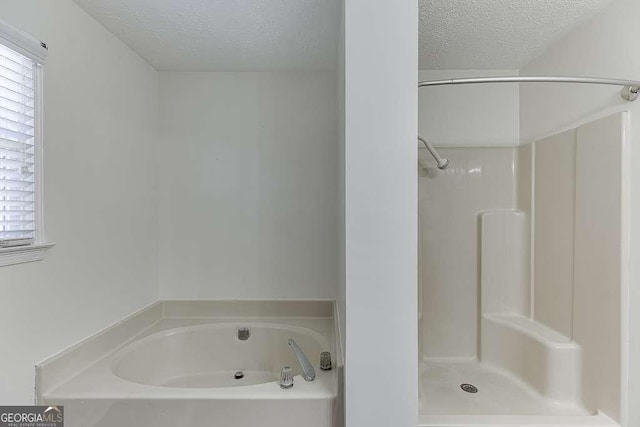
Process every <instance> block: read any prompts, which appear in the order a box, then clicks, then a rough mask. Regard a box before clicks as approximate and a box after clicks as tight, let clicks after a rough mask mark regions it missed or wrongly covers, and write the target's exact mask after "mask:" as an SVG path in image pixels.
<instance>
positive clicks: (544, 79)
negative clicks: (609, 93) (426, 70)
mask: <svg viewBox="0 0 640 427" xmlns="http://www.w3.org/2000/svg"><path fill="white" fill-rule="evenodd" d="M481 83H581V84H592V85H610V86H622V91H621V92H620V96H621V97H622V99H624V100H625V101H635V100H636V99H638V95H639V94H640V81H636V80H621V79H603V78H599V77H574V76H563V77H556V76H514V77H466V78H458V79H447V80H427V81H422V82H418V88H421V87H431V86H448V85H469V84H481ZM418 140H419V141H420V142H422V143H423V144H424V146H425V148H427V150H428V151H429V153H430V154H431V155H432V156H433V158H434V159H436V161H437V162H438V167H439V168H440V169H446V168H448V167H449V160H447V159H444V158H442V157H441V156H440V155H439V154H438V152H437V151H436V149H435V148H433V146H432V145H431V144H429V143H428V142H427V141H426V140H424V139H422V138H420V137H418Z"/></svg>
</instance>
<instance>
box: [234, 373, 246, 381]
mask: <svg viewBox="0 0 640 427" xmlns="http://www.w3.org/2000/svg"><path fill="white" fill-rule="evenodd" d="M233 378H235V379H236V380H241V379H243V378H244V372H242V371H238V372H236V373H235V374H233Z"/></svg>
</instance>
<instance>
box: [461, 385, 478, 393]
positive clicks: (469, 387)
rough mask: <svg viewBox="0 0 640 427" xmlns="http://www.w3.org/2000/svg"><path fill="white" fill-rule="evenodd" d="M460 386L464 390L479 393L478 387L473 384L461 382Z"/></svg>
mask: <svg viewBox="0 0 640 427" xmlns="http://www.w3.org/2000/svg"><path fill="white" fill-rule="evenodd" d="M460 388H461V389H462V390H463V391H466V392H467V393H477V392H478V387H476V386H474V385H472V384H460Z"/></svg>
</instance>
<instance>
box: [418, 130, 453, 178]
mask: <svg viewBox="0 0 640 427" xmlns="http://www.w3.org/2000/svg"><path fill="white" fill-rule="evenodd" d="M418 141H420V142H422V143H423V144H424V147H425V148H426V149H427V150H428V151H429V154H431V156H432V157H433V158H434V159H436V162H438V169H441V170H445V169H447V168H448V167H449V160H448V159H445V158H443V157H442V156H440V154H439V153H438V151H437V150H436V149H435V148H434V147H433V145H431V143H430V142H429V141H427V140H425V139H423V138H422V137H420V136H419V137H418Z"/></svg>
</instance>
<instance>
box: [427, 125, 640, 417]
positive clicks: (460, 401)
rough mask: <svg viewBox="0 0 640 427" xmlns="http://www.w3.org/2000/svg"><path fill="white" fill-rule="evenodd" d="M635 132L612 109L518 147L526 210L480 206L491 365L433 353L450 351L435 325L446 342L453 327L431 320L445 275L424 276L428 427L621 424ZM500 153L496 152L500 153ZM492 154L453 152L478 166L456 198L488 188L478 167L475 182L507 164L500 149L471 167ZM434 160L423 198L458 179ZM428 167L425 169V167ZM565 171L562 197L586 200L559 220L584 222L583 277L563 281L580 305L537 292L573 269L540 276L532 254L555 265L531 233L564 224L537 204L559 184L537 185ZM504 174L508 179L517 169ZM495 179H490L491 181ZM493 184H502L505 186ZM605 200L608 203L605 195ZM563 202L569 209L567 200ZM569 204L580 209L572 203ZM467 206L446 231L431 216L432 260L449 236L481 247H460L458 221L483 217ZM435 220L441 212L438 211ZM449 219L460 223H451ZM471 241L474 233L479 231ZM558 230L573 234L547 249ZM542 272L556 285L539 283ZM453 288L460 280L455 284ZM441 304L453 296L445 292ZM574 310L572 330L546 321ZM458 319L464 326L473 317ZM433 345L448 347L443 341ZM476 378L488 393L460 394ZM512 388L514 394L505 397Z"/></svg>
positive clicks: (484, 336)
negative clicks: (443, 329) (629, 161)
mask: <svg viewBox="0 0 640 427" xmlns="http://www.w3.org/2000/svg"><path fill="white" fill-rule="evenodd" d="M627 137H628V116H627V115H625V114H622V115H614V116H609V117H605V118H602V119H601V120H599V121H596V122H593V123H590V124H588V125H584V126H581V127H580V128H578V129H577V131H575V132H573V133H565V134H562V135H560V136H554V137H553V138H549V140H547V141H542V142H540V143H536V144H535V145H533V146H532V145H528V146H523V147H520V148H519V149H517V151H518V153H517V155H516V157H515V158H516V161H513V160H512V161H511V163H512V164H513V167H514V169H513V170H514V171H516V173H517V175H516V176H512V177H511V179H512V180H515V181H517V183H516V184H515V188H516V190H517V194H516V195H515V196H516V197H515V200H517V207H519V208H520V209H523V211H518V210H516V207H513V208H512V209H508V210H504V209H503V210H501V209H500V207H498V206H494V207H493V208H490V209H489V211H490V212H484V213H483V212H477V213H478V214H479V223H478V224H479V227H480V228H479V234H478V238H479V239H480V240H479V244H480V246H479V248H480V254H479V256H480V268H479V276H478V279H479V284H478V289H479V294H478V296H477V298H479V302H478V307H479V311H478V313H477V315H478V318H479V319H480V320H479V322H480V323H479V327H478V331H479V341H478V347H477V351H478V353H477V355H478V361H479V362H480V363H477V362H474V361H473V360H472V358H468V357H462V358H461V357H456V356H455V355H454V354H452V355H451V356H450V357H436V358H434V357H429V356H433V350H434V348H438V347H440V348H446V347H442V344H444V342H442V341H440V343H439V342H438V341H437V340H436V341H433V336H431V337H430V332H431V335H433V333H434V331H435V332H436V339H437V336H439V335H440V336H442V334H438V333H437V330H438V329H437V328H438V325H439V323H438V322H437V321H435V322H434V321H433V319H432V321H431V322H430V321H429V319H428V318H426V317H425V316H427V315H428V313H429V308H428V307H427V306H426V305H427V304H428V303H429V299H430V297H429V296H427V294H429V295H431V299H433V295H434V294H433V293H432V292H433V289H434V288H433V286H434V283H433V282H431V283H430V282H428V280H429V276H423V277H424V278H425V279H427V282H425V283H423V285H426V288H425V290H424V292H425V297H423V298H424V304H425V305H423V307H421V311H420V313H421V315H422V316H423V317H422V318H423V320H422V322H421V337H423V338H425V339H427V340H429V339H431V342H432V347H429V346H427V347H425V351H426V353H425V355H424V359H423V362H422V363H423V365H422V368H421V386H422V387H421V414H422V415H421V420H420V421H421V425H449V424H455V425H459V424H460V425H485V424H491V425H512V424H513V425H515V424H518V425H530V424H531V425H533V424H535V425H545V426H547V425H619V423H620V421H621V420H622V417H623V415H622V414H623V412H622V411H623V410H624V402H625V399H626V395H627V383H626V381H627V378H626V376H625V375H626V374H625V372H626V369H627V368H626V357H625V356H624V354H623V351H624V344H623V339H624V338H623V331H624V326H623V324H622V323H621V322H623V321H624V319H625V318H626V315H625V311H626V310H625V307H626V299H625V289H626V282H625V280H624V274H623V271H624V268H625V264H624V262H623V260H624V259H625V255H624V253H625V252H624V248H625V247H626V246H627V244H628V242H627V240H626V239H628V236H627V234H626V233H625V232H624V230H625V229H626V228H625V227H626V225H625V224H626V219H625V218H627V213H626V209H627V207H626V206H627V204H626V203H627V202H626V198H625V194H626V192H625V188H627V187H626V185H627V184H625V182H626V180H628V175H627V173H626V168H625V166H624V165H625V162H624V160H623V159H625V158H627V157H626V156H628V151H627V150H628V141H627V139H626V138H627ZM572 138H574V139H573V140H572ZM576 141H577V142H576ZM571 144H573V145H571ZM538 145H540V147H543V148H544V151H543V150H542V149H541V150H540V154H542V153H547V151H548V155H547V154H545V157H539V156H538V155H537V153H536V150H535V147H537V146H538ZM576 146H577V149H576ZM567 147H569V148H570V147H573V154H571V153H570V152H569V154H567V155H554V153H556V152H559V153H562V152H563V150H564V151H566V148H567ZM491 150H492V151H494V152H495V150H496V149H491ZM502 150H505V149H502ZM482 151H485V150H483V149H478V148H472V149H457V150H451V149H445V150H444V154H445V155H447V156H449V157H451V154H457V155H458V157H459V159H458V166H459V170H460V171H463V170H465V169H466V173H469V174H470V175H469V177H468V180H469V181H468V183H467V184H466V185H465V184H462V182H463V181H461V182H460V184H461V186H460V187H459V188H457V187H456V186H451V184H449V186H447V188H448V191H449V192H453V198H454V200H455V199H456V195H455V194H456V191H461V190H466V191H471V192H472V193H473V194H477V193H478V190H479V188H481V187H477V184H476V185H475V186H474V185H471V182H472V181H471V177H472V176H473V173H472V172H473V171H474V170H475V173H477V174H478V178H476V180H479V181H478V182H483V178H482V175H483V173H485V174H486V173H487V172H488V171H490V170H491V169H495V168H496V167H499V161H498V160H496V159H498V156H496V155H494V156H488V155H487V154H485V160H484V163H480V164H479V165H480V166H481V167H478V166H476V167H475V168H469V167H468V166H467V165H469V163H468V162H469V161H470V159H473V158H477V157H478V156H480V155H481V152H482ZM489 152H490V151H489ZM463 153H465V154H463ZM463 159H464V160H463ZM491 159H493V161H494V163H493V164H492V163H491V161H490V160H491ZM430 162H431V161H430V160H429V159H427V160H426V163H427V165H426V171H427V173H424V174H423V176H427V177H428V176H431V177H432V180H431V182H430V181H423V182H422V184H421V192H422V193H421V194H423V196H421V203H423V202H425V199H424V194H429V193H433V192H435V191H436V189H435V188H431V189H425V186H431V187H437V186H438V180H437V175H438V174H441V175H442V176H441V178H440V179H441V180H442V182H443V183H446V182H447V181H452V180H453V181H455V178H454V177H455V175H456V173H455V171H454V172H450V171H448V172H435V168H433V165H429V163H430ZM454 164H455V162H454ZM572 165H575V166H572ZM421 168H422V169H423V170H425V165H421ZM554 170H561V171H562V170H569V171H570V172H571V173H572V175H570V176H569V178H570V181H571V182H573V183H574V184H572V185H573V186H571V187H570V190H571V191H569V193H567V192H566V191H565V192H560V193H559V194H560V196H556V197H564V198H567V197H568V198H569V199H570V200H576V207H575V212H574V210H573V208H572V209H570V210H569V217H568V218H565V217H566V216H565V217H560V219H561V222H562V224H565V223H566V222H567V221H568V222H570V223H571V224H570V225H568V226H569V227H571V229H573V227H574V226H573V225H572V224H573V222H574V221H575V224H576V225H575V236H574V234H573V233H572V234H571V236H570V238H571V239H572V241H573V239H575V243H572V245H571V246H572V247H573V245H574V244H575V247H576V249H575V253H576V255H575V266H574V267H573V265H574V257H573V255H571V254H573V252H572V251H571V253H570V254H569V255H571V256H570V257H569V258H568V259H569V261H568V262H570V263H571V264H572V269H573V270H574V271H575V279H574V278H573V277H571V278H569V279H568V283H565V282H567V280H566V279H561V280H560V281H559V286H561V287H565V286H568V287H569V290H570V291H571V292H570V294H569V301H563V302H562V304H553V303H554V302H555V300H556V299H557V298H558V297H555V296H553V293H549V292H550V291H549V290H547V289H549V288H545V287H543V286H540V290H538V289H537V288H538V284H539V285H543V284H545V283H546V281H547V280H549V279H548V278H546V277H555V275H558V276H559V277H560V278H562V277H564V276H562V274H561V271H559V270H558V269H557V268H556V269H555V270H554V268H555V267H554V266H553V265H549V266H547V267H546V269H547V270H550V271H549V272H548V274H547V276H545V277H542V278H537V279H536V276H535V274H534V273H535V271H534V270H531V269H530V268H529V264H530V262H529V261H530V260H533V261H534V265H537V264H538V263H544V262H547V261H546V259H545V258H543V257H540V260H536V257H535V254H538V255H539V252H538V251H540V250H542V247H541V246H540V247H539V246H536V248H538V249H536V250H535V251H534V252H533V253H530V251H529V243H528V242H529V237H528V236H529V234H531V235H532V236H534V235H536V234H535V232H534V231H533V230H530V228H529V227H530V225H531V224H537V227H538V228H539V227H541V225H542V224H545V223H554V221H557V220H558V215H557V214H558V213H559V212H554V211H553V208H551V211H550V212H551V214H547V215H542V214H540V213H539V212H538V205H540V206H539V207H541V208H544V207H545V206H546V203H549V201H548V200H549V198H548V194H553V192H554V191H555V190H556V188H555V187H554V186H553V185H551V186H549V185H546V186H540V187H539V188H536V187H537V185H536V183H537V181H538V178H539V177H540V176H547V175H549V174H553V171H554ZM429 171H431V172H429ZM494 173H495V172H494ZM516 177H517V180H516ZM505 179H507V180H508V179H509V177H508V175H507V176H506V177H505ZM484 180H485V185H488V183H489V182H490V181H486V178H485V179H484ZM474 188H475V190H474ZM492 188H494V189H495V185H494V186H492ZM559 188H564V187H559ZM424 191H427V193H424ZM469 196H470V195H469ZM603 197H605V198H607V201H606V202H604V204H603V203H599V200H602V198H603ZM552 199H553V198H552ZM430 202H431V203H427V205H428V206H431V208H432V210H433V209H435V208H434V206H439V204H438V203H437V202H438V199H432V200H430ZM553 203H555V206H556V209H558V210H562V209H568V208H567V207H564V208H563V205H562V204H558V201H556V202H553ZM570 205H571V206H573V202H572V203H570ZM551 206H553V205H551ZM468 209H469V208H468V207H467V210H466V211H464V210H462V211H461V210H459V209H458V210H455V209H454V212H456V216H455V218H457V219H454V220H451V218H452V217H450V216H440V217H439V218H440V219H439V221H440V222H439V224H440V227H433V225H434V224H438V221H436V223H433V222H432V224H431V225H432V227H431V228H427V227H424V224H423V227H422V230H423V231H422V232H423V236H425V234H424V233H426V235H427V236H428V235H429V234H431V236H430V237H428V238H427V240H424V237H423V245H422V246H423V248H422V253H423V254H424V253H425V252H426V253H427V255H426V256H427V257H428V256H429V254H431V256H433V255H434V253H433V252H434V246H433V244H434V243H436V242H439V243H442V242H441V241H440V240H442V239H444V240H446V238H447V236H449V238H450V239H453V240H451V244H453V245H454V246H455V245H458V248H459V250H464V251H468V250H469V249H468V248H472V247H473V245H469V244H468V243H467V244H466V245H465V246H460V245H461V244H462V242H463V241H461V240H459V239H455V238H454V237H455V235H449V234H447V233H448V232H451V230H452V229H454V228H455V223H456V222H458V223H459V222H460V221H464V220H463V218H464V215H472V216H473V215H474V212H473V210H468ZM436 210H437V209H436ZM540 212H544V211H543V210H541V211H540ZM433 215H434V214H433V212H432V213H431V216H433ZM460 215H462V216H460ZM435 217H436V218H438V216H437V215H436V216H435ZM532 218H535V221H532ZM562 218H564V219H562ZM442 221H453V222H454V223H452V224H449V225H443V224H442ZM443 233H444V234H443ZM433 234H435V237H436V239H435V240H432V241H431V242H429V238H430V239H433V238H434V235H433ZM437 236H440V237H439V238H438V237H437ZM469 237H470V238H471V239H472V240H473V239H475V236H473V233H471V235H469ZM538 238H540V237H538ZM554 238H555V239H562V235H555V236H554V235H553V234H551V235H549V236H548V237H547V239H548V241H547V243H546V246H545V247H547V246H548V245H551V246H554V245H555V244H556V242H555V241H554ZM438 239H440V240H438ZM456 242H457V243H456ZM625 242H627V243H625ZM436 244H437V243H436ZM425 246H426V248H425ZM465 247H466V248H467V249H464V248H465ZM533 248H534V247H533V246H531V249H532V250H533ZM566 250H568V249H566ZM566 250H561V251H560V252H559V254H558V256H564V255H565V254H564V251H566ZM531 254H534V256H533V257H531ZM563 259H564V258H563ZM430 263H431V264H430V265H431V266H434V265H435V267H436V269H437V268H438V266H437V264H438V262H437V260H436V262H435V263H434V260H433V259H432V260H430ZM543 265H544V264H543ZM444 271H446V269H445V270H444ZM434 277H438V276H431V280H433V278H434ZM442 277H443V276H441V278H442ZM539 280H544V281H545V282H542V283H540V282H539ZM452 285H454V286H458V287H459V285H455V283H452ZM435 286H438V285H437V283H436V284H435ZM429 289H431V291H430V290H429ZM468 292H469V290H467V291H466V293H468ZM462 293H465V292H461V291H460V290H458V291H457V292H456V294H457V295H461V294H462ZM438 301H440V302H441V303H442V302H443V299H442V297H441V298H439V299H438ZM445 303H446V301H445ZM568 306H569V307H568ZM571 306H573V309H572V310H570V311H569V315H570V316H573V317H572V325H573V327H572V329H571V330H569V331H566V330H561V332H562V333H560V332H558V330H557V329H554V328H553V323H551V324H549V325H545V322H546V320H545V319H546V318H545V317H544V316H542V317H540V316H541V314H540V313H548V314H547V316H550V318H551V319H554V318H557V315H556V314H555V312H556V311H565V310H567V308H570V307H571ZM451 309H452V310H453V309H455V307H452V308H451ZM441 312H443V313H446V312H448V311H447V310H446V309H445V310H444V311H442V310H441ZM621 312H622V317H620V313H621ZM539 317H540V318H539ZM425 319H426V321H425ZM453 322H454V324H458V325H459V326H462V325H463V324H464V322H457V321H455V320H453ZM456 322H457V323H456ZM467 323H468V322H467ZM469 329H471V330H474V329H475V328H468V325H467V327H466V328H462V329H459V330H458V333H456V335H455V336H459V335H460V334H463V335H464V334H465V331H468V330H469ZM452 332H453V331H452ZM445 336H446V335H445ZM427 342H428V341H427ZM605 342H606V344H605ZM433 343H435V344H437V346H436V347H433ZM463 362H466V363H463ZM465 376H466V379H467V380H468V381H470V382H471V381H473V380H476V381H478V382H480V383H481V384H476V385H479V386H480V387H479V388H480V390H481V391H480V392H479V394H478V395H477V396H475V395H472V396H471V397H467V396H464V393H463V392H462V391H461V390H459V389H458V390H457V391H456V385H455V384H452V382H456V381H463V380H464V379H465ZM497 387H501V389H500V388H497ZM483 389H484V390H485V391H486V392H487V393H489V395H490V396H494V398H493V399H490V400H487V397H488V396H486V395H485V396H483V395H482V394H481V393H482V390H483ZM437 390H439V392H438V391H437ZM503 390H511V392H510V394H505V392H503ZM434 393H435V394H434ZM500 402H504V403H506V402H509V403H508V406H500ZM496 405H497V406H496ZM471 417H475V418H471ZM458 423H459V424H458ZM623 425H624V424H623Z"/></svg>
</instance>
